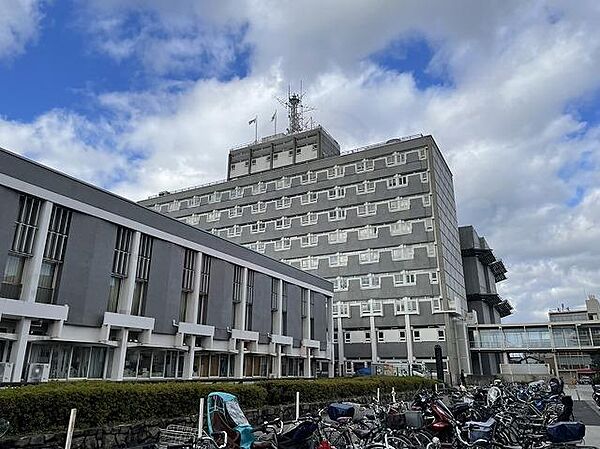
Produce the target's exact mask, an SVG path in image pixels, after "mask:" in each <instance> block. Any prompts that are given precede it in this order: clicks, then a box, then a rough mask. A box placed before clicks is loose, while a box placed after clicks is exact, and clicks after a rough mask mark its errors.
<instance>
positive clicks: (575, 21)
mask: <svg viewBox="0 0 600 449" xmlns="http://www.w3.org/2000/svg"><path fill="white" fill-rule="evenodd" d="M598 23H600V2H597V1H595V0H589V1H586V0H580V1H577V2H564V1H555V2H553V1H536V0H532V1H528V2H522V1H513V0H497V1H494V0H489V1H485V2H482V1H480V0H454V1H452V2H447V1H442V0H439V1H430V0H414V1H411V0H405V1H395V0H394V1H386V0H382V1H378V2H367V1H356V0H330V1H328V2H323V1H316V0H305V1H291V0H289V1H288V0H282V1H279V0H264V1H252V0H249V1H224V0H218V1H193V0H189V1H182V0H169V1H168V2H167V1H163V0H87V1H83V0H54V1H52V0H0V146H1V147H4V148H7V149H10V150H13V151H15V152H17V153H20V154H22V155H24V156H26V157H29V158H31V159H34V160H36V161H39V162H41V163H44V164H46V165H49V166H51V167H53V168H56V169H58V170H61V171H63V172H66V173H68V174H71V175H73V176H76V177H79V178H82V179H84V180H86V181H89V182H91V183H94V184H96V185H98V186H101V187H104V188H106V189H109V190H111V191H113V192H115V193H117V194H120V195H123V196H125V197H127V198H130V199H132V200H140V199H144V198H146V197H147V196H149V195H152V194H155V193H157V192H159V191H161V190H170V189H177V188H181V187H186V186H192V185H197V184H202V183H205V182H209V181H214V180H218V179H221V178H224V177H225V175H226V163H227V157H226V156H227V153H228V148H230V147H233V146H236V145H239V144H242V143H246V142H249V141H251V140H253V139H254V128H253V126H248V120H250V119H251V118H253V117H254V116H255V115H257V116H258V130H259V134H260V135H268V134H272V133H273V127H272V123H270V117H271V115H272V114H273V112H274V110H275V109H277V108H278V116H279V117H280V118H279V127H280V128H283V126H284V125H283V123H284V122H285V120H284V118H285V111H284V110H283V109H282V108H281V107H280V106H279V104H278V103H277V101H276V97H282V96H285V94H286V92H287V89H288V86H289V85H290V84H291V86H292V89H296V90H297V89H298V88H299V86H300V81H302V82H303V86H304V90H305V91H306V97H305V103H306V104H307V105H308V106H312V107H314V108H315V110H314V111H313V112H311V115H312V117H313V119H314V121H315V122H317V123H320V124H322V125H323V126H324V127H325V128H326V129H327V130H328V131H329V132H330V133H331V134H332V135H333V136H334V137H335V138H336V139H337V140H338V141H339V142H340V144H341V146H342V149H352V148H355V147H358V146H362V145H366V144H370V143H374V142H379V141H385V140H388V139H390V138H393V137H399V136H406V135H411V134H415V133H422V134H432V135H433V136H434V138H435V140H436V142H437V143H438V146H439V147H440V148H441V149H442V151H443V153H444V155H445V157H446V159H447V161H448V164H449V165H450V167H451V169H452V172H453V173H454V185H455V191H456V199H457V208H458V216H459V222H460V224H465V225H466V224H472V225H474V226H475V227H476V228H477V230H478V231H479V233H480V234H481V235H484V236H485V237H486V239H487V241H488V242H489V244H490V246H491V247H492V248H493V249H494V251H495V253H496V255H497V257H500V258H502V259H503V260H504V262H505V264H506V265H507V267H508V270H509V272H508V276H509V278H508V280H507V281H504V282H502V283H501V284H499V290H500V293H501V295H502V296H503V297H505V298H507V299H509V300H510V301H511V302H512V303H513V304H514V306H515V308H516V310H517V312H516V313H515V314H514V315H513V316H512V317H511V318H509V320H512V321H522V320H528V321H543V320H545V318H546V311H547V309H548V308H549V307H556V306H558V305H559V304H561V303H562V304H565V305H570V306H575V305H580V304H583V301H584V299H585V297H586V295H587V294H593V293H595V294H597V295H599V296H600V263H599V262H598V261H599V260H600V226H599V223H600V108H599V106H600V76H598V74H599V73H600V30H599V29H598V26H597V24H598ZM280 130H282V129H280Z"/></svg>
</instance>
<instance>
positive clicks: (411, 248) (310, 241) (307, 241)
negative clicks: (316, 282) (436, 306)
mask: <svg viewBox="0 0 600 449" xmlns="http://www.w3.org/2000/svg"><path fill="white" fill-rule="evenodd" d="M288 240H289V239H288ZM280 242H281V240H279V241H276V242H275V248H276V249H277V244H278V243H280ZM286 243H289V242H288V241H286ZM317 245H318V238H317V236H316V235H313V234H308V235H307V236H303V237H302V238H301V243H300V246H302V247H303V248H304V247H310V246H317ZM417 248H425V249H426V250H427V256H428V257H435V255H436V250H435V243H418V244H414V245H400V246H397V247H387V248H377V249H366V250H363V251H348V252H343V253H335V254H322V255H319V256H310V257H305V258H298V259H282V262H285V263H289V264H291V265H296V264H299V265H301V266H304V265H306V266H307V267H308V266H313V265H314V264H315V261H316V265H317V266H318V264H319V261H320V260H325V261H327V263H328V265H329V267H345V266H347V265H348V258H349V257H351V256H357V257H358V263H359V264H370V263H378V262H379V259H380V255H381V254H384V253H390V255H391V259H392V260H393V261H399V260H411V259H413V258H414V256H415V249H417ZM284 249H289V246H288V247H285V248H284Z"/></svg>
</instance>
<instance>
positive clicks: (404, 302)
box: [394, 297, 419, 315]
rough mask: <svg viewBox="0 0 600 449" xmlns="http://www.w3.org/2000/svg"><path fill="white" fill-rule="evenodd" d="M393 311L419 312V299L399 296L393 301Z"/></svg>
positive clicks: (399, 312) (403, 313)
mask: <svg viewBox="0 0 600 449" xmlns="http://www.w3.org/2000/svg"><path fill="white" fill-rule="evenodd" d="M394 312H395V314H396V315H405V314H408V313H419V301H418V299H417V298H410V297H406V298H401V299H397V300H396V301H395V302H394Z"/></svg>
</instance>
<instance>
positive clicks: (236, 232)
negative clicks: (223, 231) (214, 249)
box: [227, 225, 242, 237]
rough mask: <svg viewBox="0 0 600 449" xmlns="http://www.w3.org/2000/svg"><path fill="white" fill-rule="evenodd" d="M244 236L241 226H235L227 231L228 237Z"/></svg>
mask: <svg viewBox="0 0 600 449" xmlns="http://www.w3.org/2000/svg"><path fill="white" fill-rule="evenodd" d="M241 235H242V227H241V226H240V225H233V226H232V227H231V228H229V229H227V237H239V236H241Z"/></svg>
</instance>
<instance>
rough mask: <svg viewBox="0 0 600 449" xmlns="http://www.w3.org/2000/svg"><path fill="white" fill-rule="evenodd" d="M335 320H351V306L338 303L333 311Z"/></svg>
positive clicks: (334, 305) (333, 307)
mask: <svg viewBox="0 0 600 449" xmlns="http://www.w3.org/2000/svg"><path fill="white" fill-rule="evenodd" d="M331 314H332V316H333V318H350V305H349V304H348V303H346V302H342V301H337V302H336V303H334V304H333V306H332V309H331Z"/></svg>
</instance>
